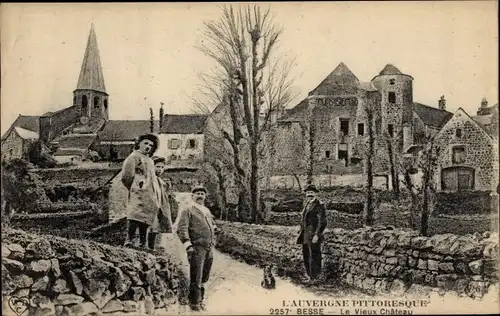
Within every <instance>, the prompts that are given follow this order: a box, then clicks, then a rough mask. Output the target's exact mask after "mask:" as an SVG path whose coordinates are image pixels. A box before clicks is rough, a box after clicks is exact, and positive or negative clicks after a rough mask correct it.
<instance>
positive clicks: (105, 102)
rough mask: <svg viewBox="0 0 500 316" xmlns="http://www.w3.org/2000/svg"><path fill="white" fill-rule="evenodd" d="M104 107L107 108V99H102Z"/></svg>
mask: <svg viewBox="0 0 500 316" xmlns="http://www.w3.org/2000/svg"><path fill="white" fill-rule="evenodd" d="M104 109H105V110H107V109H108V99H105V100H104Z"/></svg>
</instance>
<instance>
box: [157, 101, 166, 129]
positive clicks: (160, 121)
mask: <svg viewBox="0 0 500 316" xmlns="http://www.w3.org/2000/svg"><path fill="white" fill-rule="evenodd" d="M163 105H165V103H163V102H160V117H159V118H158V121H159V122H158V124H159V130H160V131H161V128H162V127H163V116H165V112H164V110H163Z"/></svg>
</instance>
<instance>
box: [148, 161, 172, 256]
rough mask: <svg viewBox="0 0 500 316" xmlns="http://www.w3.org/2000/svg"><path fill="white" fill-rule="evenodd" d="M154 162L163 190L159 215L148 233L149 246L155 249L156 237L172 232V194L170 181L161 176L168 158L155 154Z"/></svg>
mask: <svg viewBox="0 0 500 316" xmlns="http://www.w3.org/2000/svg"><path fill="white" fill-rule="evenodd" d="M152 159H153V163H154V165H155V173H156V177H157V181H158V184H159V186H160V190H161V205H160V208H159V209H158V213H157V216H156V217H155V219H154V221H153V224H152V225H151V228H150V232H149V235H148V242H149V248H150V249H154V245H155V239H156V236H157V235H158V234H162V233H172V224H173V223H172V212H171V207H170V199H169V197H168V195H169V194H170V189H171V186H170V183H169V182H168V181H165V180H163V179H162V178H161V175H162V174H163V172H164V171H165V166H166V162H167V161H166V159H165V158H163V157H157V156H154V157H153V158H152Z"/></svg>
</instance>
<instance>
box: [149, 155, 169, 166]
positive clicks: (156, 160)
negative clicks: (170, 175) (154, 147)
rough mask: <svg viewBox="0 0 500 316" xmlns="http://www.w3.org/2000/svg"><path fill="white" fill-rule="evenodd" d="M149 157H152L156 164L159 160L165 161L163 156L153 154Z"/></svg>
mask: <svg viewBox="0 0 500 316" xmlns="http://www.w3.org/2000/svg"><path fill="white" fill-rule="evenodd" d="M151 159H153V162H154V163H155V164H157V163H159V162H163V163H166V162H167V159H165V158H164V157H160V156H153V157H151Z"/></svg>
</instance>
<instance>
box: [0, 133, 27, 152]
mask: <svg viewBox="0 0 500 316" xmlns="http://www.w3.org/2000/svg"><path fill="white" fill-rule="evenodd" d="M25 144H26V141H25V140H24V139H23V138H22V137H21V136H19V134H17V132H16V131H15V129H13V130H12V131H11V132H10V134H9V135H8V136H7V138H5V140H3V141H2V159H7V158H10V159H12V158H23V157H24V156H25V155H26V153H27V148H26V146H25Z"/></svg>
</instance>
